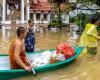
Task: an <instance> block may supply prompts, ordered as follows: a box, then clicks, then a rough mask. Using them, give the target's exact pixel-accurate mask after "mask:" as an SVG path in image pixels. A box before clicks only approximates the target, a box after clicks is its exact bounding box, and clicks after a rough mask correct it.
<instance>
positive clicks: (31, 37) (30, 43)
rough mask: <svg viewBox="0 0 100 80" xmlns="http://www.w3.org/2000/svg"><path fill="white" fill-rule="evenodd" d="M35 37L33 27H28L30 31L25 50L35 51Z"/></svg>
mask: <svg viewBox="0 0 100 80" xmlns="http://www.w3.org/2000/svg"><path fill="white" fill-rule="evenodd" d="M34 44H35V37H34V32H33V29H32V28H29V29H28V33H27V35H26V38H25V50H26V52H34Z"/></svg>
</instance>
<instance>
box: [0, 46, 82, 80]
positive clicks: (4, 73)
mask: <svg viewBox="0 0 100 80" xmlns="http://www.w3.org/2000/svg"><path fill="white" fill-rule="evenodd" d="M82 50H83V47H75V56H73V57H71V58H68V59H67V60H64V61H61V62H57V63H54V64H49V65H47V66H42V67H37V68H34V70H35V71H36V73H40V72H45V71H50V70H55V69H58V68H62V67H64V66H67V65H68V64H70V63H71V62H72V61H73V60H75V59H76V58H77V57H78V56H79V54H80V53H81V51H82ZM42 52H43V51H42ZM35 53H37V52H35ZM29 54H30V53H29ZM32 54H33V53H32ZM2 56H8V55H0V57H2ZM29 74H32V72H27V71H25V70H24V69H16V70H0V80H8V79H12V78H17V77H21V76H25V75H29Z"/></svg>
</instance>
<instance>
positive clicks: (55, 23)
mask: <svg viewBox="0 0 100 80" xmlns="http://www.w3.org/2000/svg"><path fill="white" fill-rule="evenodd" d="M62 27H66V24H64V23H63V22H62V21H61V20H60V21H59V20H52V21H51V22H50V23H49V25H48V28H49V29H50V28H59V29H61V28H62Z"/></svg>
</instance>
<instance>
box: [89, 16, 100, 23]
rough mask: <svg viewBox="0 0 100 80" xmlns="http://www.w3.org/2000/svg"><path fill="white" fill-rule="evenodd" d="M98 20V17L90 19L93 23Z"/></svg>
mask: <svg viewBox="0 0 100 80" xmlns="http://www.w3.org/2000/svg"><path fill="white" fill-rule="evenodd" d="M98 20H99V18H97V17H93V18H91V19H90V23H92V24H95V23H96V22H97V21H98Z"/></svg>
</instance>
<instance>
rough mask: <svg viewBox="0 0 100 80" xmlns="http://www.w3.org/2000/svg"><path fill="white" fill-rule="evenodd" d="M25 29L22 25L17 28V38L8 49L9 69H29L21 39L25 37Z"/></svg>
mask: <svg viewBox="0 0 100 80" xmlns="http://www.w3.org/2000/svg"><path fill="white" fill-rule="evenodd" d="M25 35H26V31H25V28H24V27H19V28H18V29H17V36H18V37H17V38H16V39H15V40H13V41H12V43H11V45H10V49H9V56H10V64H11V69H19V68H24V69H25V70H27V71H30V70H31V67H30V66H29V65H28V63H27V61H26V59H25V57H26V56H25V47H24V44H23V40H24V38H25Z"/></svg>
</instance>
